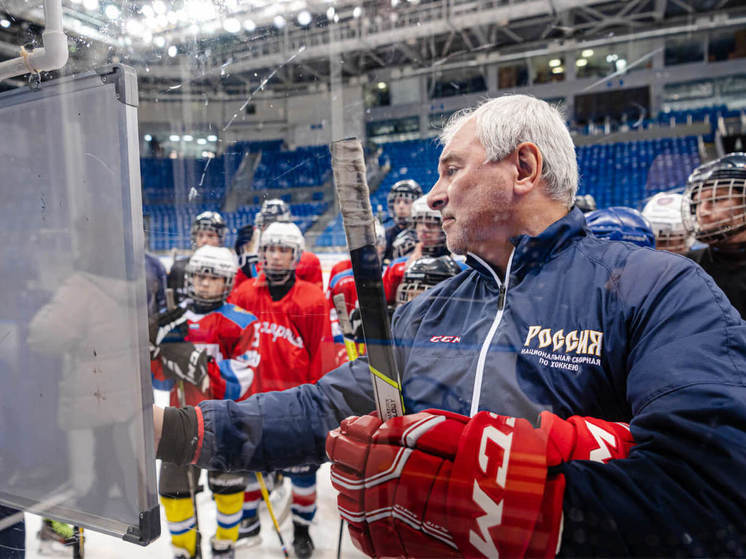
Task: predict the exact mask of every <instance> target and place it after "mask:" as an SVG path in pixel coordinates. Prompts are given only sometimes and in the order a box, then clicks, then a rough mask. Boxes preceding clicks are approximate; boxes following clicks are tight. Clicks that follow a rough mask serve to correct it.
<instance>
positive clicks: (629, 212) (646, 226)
mask: <svg viewBox="0 0 746 559" xmlns="http://www.w3.org/2000/svg"><path fill="white" fill-rule="evenodd" d="M585 222H586V223H587V224H588V229H590V230H591V232H592V233H593V234H594V235H595V236H596V237H598V238H599V239H610V240H612V241H626V242H628V243H634V244H636V245H637V246H641V247H650V248H655V235H654V234H653V229H652V228H651V227H650V223H649V222H648V220H647V219H645V218H644V217H643V215H642V214H641V213H640V212H638V211H637V210H635V209H633V208H627V207H625V206H612V207H610V208H604V209H602V210H594V211H592V212H589V213H587V214H585Z"/></svg>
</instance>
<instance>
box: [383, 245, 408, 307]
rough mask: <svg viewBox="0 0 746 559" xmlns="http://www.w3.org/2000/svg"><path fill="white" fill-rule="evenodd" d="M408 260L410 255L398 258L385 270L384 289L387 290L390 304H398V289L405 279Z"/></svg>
mask: <svg viewBox="0 0 746 559" xmlns="http://www.w3.org/2000/svg"><path fill="white" fill-rule="evenodd" d="M408 261H409V256H402V257H401V258H397V259H396V260H394V261H392V262H391V265H390V266H389V267H388V268H386V271H384V272H383V290H384V291H385V292H386V302H387V303H388V304H389V305H396V290H397V289H398V287H399V284H401V282H402V280H403V279H404V272H405V271H406V270H407V264H408Z"/></svg>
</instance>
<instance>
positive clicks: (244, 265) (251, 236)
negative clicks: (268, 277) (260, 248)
mask: <svg viewBox="0 0 746 559" xmlns="http://www.w3.org/2000/svg"><path fill="white" fill-rule="evenodd" d="M260 234H261V233H260V231H259V229H257V228H256V227H254V226H253V225H251V224H248V225H244V226H243V227H241V228H240V229H239V230H238V232H237V233H236V242H235V243H234V245H233V248H234V249H235V251H236V255H237V256H238V272H236V280H235V281H234V282H233V289H238V287H239V286H240V285H241V284H242V283H243V282H245V281H246V280H247V279H249V278H253V277H256V276H257V275H258V274H259V271H258V267H257V266H258V263H259V257H258V256H257V255H256V251H257V248H256V245H257V244H258V242H259V236H260Z"/></svg>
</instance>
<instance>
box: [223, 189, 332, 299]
mask: <svg viewBox="0 0 746 559" xmlns="http://www.w3.org/2000/svg"><path fill="white" fill-rule="evenodd" d="M292 221H293V216H292V215H291V214H290V206H288V205H287V204H286V203H285V202H283V201H282V200H280V199H279V198H274V199H272V200H265V201H264V203H263V204H262V209H261V210H260V211H259V213H258V214H257V215H256V227H257V229H258V230H259V233H261V232H262V231H264V230H265V229H267V227H269V226H270V225H272V224H273V223H292ZM248 258H249V259H251V258H252V256H249V257H248ZM260 267H261V262H259V266H258V268H260ZM295 276H296V277H297V278H298V279H300V280H303V281H307V282H310V283H313V284H315V285H317V286H318V287H319V289H321V290H323V289H324V279H323V276H322V273H321V262H320V261H319V257H318V256H316V255H315V254H314V253H312V252H308V251H306V250H304V251H303V253H302V254H301V255H300V261H299V262H298V265H297V266H296V268H295ZM236 287H237V286H236Z"/></svg>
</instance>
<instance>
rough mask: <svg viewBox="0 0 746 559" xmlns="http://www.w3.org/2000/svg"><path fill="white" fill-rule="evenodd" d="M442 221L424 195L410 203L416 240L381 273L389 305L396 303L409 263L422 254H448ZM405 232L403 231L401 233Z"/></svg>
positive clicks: (433, 255) (436, 255) (432, 255)
mask: <svg viewBox="0 0 746 559" xmlns="http://www.w3.org/2000/svg"><path fill="white" fill-rule="evenodd" d="M442 221H443V220H442V218H441V216H440V212H439V211H438V210H432V209H430V208H429V207H428V206H427V199H426V197H425V196H422V197H421V198H418V199H417V200H415V202H414V204H412V222H413V224H414V231H415V235H416V239H417V242H416V244H415V246H414V247H413V248H412V251H411V252H410V253H409V254H408V255H406V256H400V257H399V258H396V259H394V260H393V261H392V262H391V265H389V267H388V268H386V272H385V273H384V274H383V289H384V291H385V293H386V302H387V303H388V304H389V305H394V304H396V290H397V288H398V287H399V284H400V283H401V281H402V278H403V277H404V271H405V270H406V268H407V266H408V265H409V264H411V263H412V262H414V261H415V260H417V259H418V258H420V257H422V256H431V257H434V258H437V257H438V256H443V255H446V254H449V253H448V249H447V248H446V237H445V233H443V228H442V226H441V225H442ZM406 234H407V232H404V233H402V234H401V235H406Z"/></svg>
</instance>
